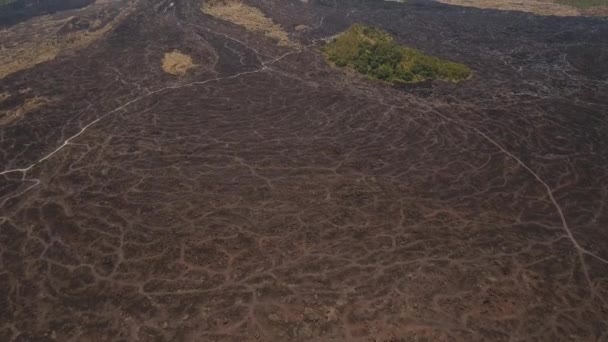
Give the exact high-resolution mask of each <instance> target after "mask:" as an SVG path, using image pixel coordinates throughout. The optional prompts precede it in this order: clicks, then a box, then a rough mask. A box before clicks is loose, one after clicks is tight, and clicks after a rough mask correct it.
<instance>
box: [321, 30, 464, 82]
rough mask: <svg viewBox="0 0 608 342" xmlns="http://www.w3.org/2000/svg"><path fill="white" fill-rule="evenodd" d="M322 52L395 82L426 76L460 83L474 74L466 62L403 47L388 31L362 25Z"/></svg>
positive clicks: (339, 62) (344, 64) (340, 62)
mask: <svg viewBox="0 0 608 342" xmlns="http://www.w3.org/2000/svg"><path fill="white" fill-rule="evenodd" d="M323 52H324V53H325V56H326V58H327V59H328V60H329V61H330V62H332V63H334V64H335V65H336V66H338V67H351V68H353V69H355V70H357V71H358V72H360V73H362V74H365V75H368V76H370V77H373V78H376V79H379V80H383V81H387V82H390V83H393V84H395V83H412V82H420V81H424V80H427V79H441V80H446V81H452V82H458V81H460V80H463V79H466V78H468V77H469V76H470V75H471V70H470V69H469V68H468V67H467V66H466V65H463V64H460V63H454V62H450V61H446V60H442V59H439V58H436V57H433V56H429V55H425V54H424V53H422V52H420V51H418V50H415V49H411V48H407V47H403V46H400V45H398V44H397V43H395V42H394V41H393V38H392V37H391V36H390V35H389V34H388V33H386V32H384V31H381V30H379V29H376V28H373V27H368V26H364V25H360V24H355V25H353V26H351V27H350V28H349V29H348V30H347V31H346V32H344V33H343V34H341V35H340V36H339V37H337V38H336V39H334V40H333V41H332V42H330V43H328V44H327V45H326V46H325V47H324V48H323Z"/></svg>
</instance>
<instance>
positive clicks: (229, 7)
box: [201, 0, 297, 46]
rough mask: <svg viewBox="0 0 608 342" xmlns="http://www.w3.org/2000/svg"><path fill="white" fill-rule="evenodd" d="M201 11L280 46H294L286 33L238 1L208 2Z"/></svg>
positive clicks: (213, 0)
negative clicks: (263, 36)
mask: <svg viewBox="0 0 608 342" xmlns="http://www.w3.org/2000/svg"><path fill="white" fill-rule="evenodd" d="M201 10H202V11H203V12H204V13H206V14H209V15H212V16H214V17H216V18H219V19H222V20H226V21H229V22H231V23H233V24H236V25H239V26H242V27H244V28H245V29H247V30H249V31H252V32H258V33H262V34H264V35H265V36H266V37H269V38H271V39H273V40H275V41H277V43H278V44H279V45H281V46H296V45H297V44H295V43H294V42H292V41H291V40H289V36H288V35H287V32H285V30H283V28H282V27H281V26H280V25H278V24H276V23H274V22H273V21H272V19H270V18H267V17H266V16H265V15H264V13H263V12H262V11H260V10H259V9H258V8H255V7H252V6H249V5H246V4H244V3H242V2H241V1H238V0H210V1H206V2H205V3H203V6H202V7H201Z"/></svg>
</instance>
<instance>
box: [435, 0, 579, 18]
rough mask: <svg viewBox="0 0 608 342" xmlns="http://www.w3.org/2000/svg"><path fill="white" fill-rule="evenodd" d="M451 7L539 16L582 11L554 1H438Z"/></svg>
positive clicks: (567, 14) (572, 13) (573, 14)
mask: <svg viewBox="0 0 608 342" xmlns="http://www.w3.org/2000/svg"><path fill="white" fill-rule="evenodd" d="M438 1H439V2H443V3H446V4H450V5H458V6H466V7H477V8H492V9H499V10H503V11H521V12H531V13H534V14H539V15H555V16H566V17H568V16H577V15H580V14H581V13H580V11H579V10H578V9H576V8H574V7H570V6H566V5H560V4H556V3H553V2H552V1H522V0H438Z"/></svg>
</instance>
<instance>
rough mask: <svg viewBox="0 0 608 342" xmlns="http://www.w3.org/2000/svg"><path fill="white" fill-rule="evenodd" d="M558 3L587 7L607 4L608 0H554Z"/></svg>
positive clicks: (581, 7)
mask: <svg viewBox="0 0 608 342" xmlns="http://www.w3.org/2000/svg"><path fill="white" fill-rule="evenodd" d="M555 2H557V3H558V4H562V5H569V6H572V7H576V8H580V9H587V8H591V7H597V6H608V0H556V1H555Z"/></svg>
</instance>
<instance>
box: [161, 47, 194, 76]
mask: <svg viewBox="0 0 608 342" xmlns="http://www.w3.org/2000/svg"><path fill="white" fill-rule="evenodd" d="M194 67H195V64H194V63H193V62H192V58H191V57H190V56H188V55H185V54H183V53H181V52H179V51H172V52H167V53H165V56H164V57H163V60H162V68H163V70H164V71H165V72H166V73H168V74H171V75H175V76H184V75H186V73H187V72H188V70H190V69H192V68H194Z"/></svg>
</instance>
